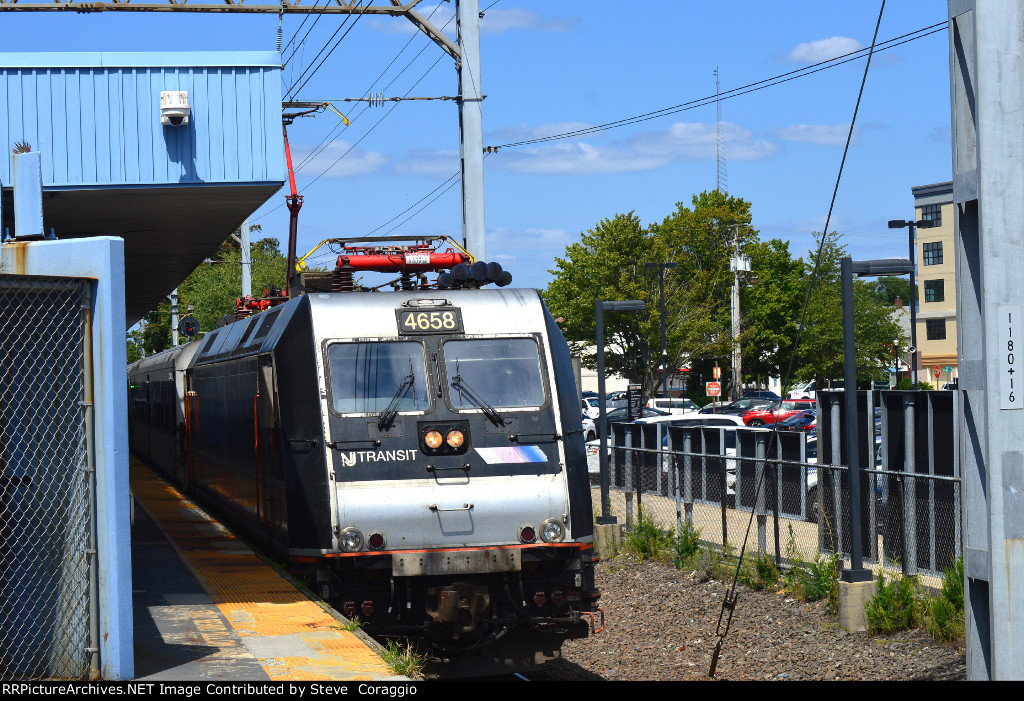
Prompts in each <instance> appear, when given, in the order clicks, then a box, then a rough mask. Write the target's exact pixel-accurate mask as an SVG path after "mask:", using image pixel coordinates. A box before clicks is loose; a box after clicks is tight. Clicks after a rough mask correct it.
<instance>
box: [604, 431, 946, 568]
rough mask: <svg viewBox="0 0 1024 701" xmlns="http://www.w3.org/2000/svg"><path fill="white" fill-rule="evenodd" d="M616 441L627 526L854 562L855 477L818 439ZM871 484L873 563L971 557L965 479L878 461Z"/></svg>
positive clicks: (920, 564)
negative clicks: (823, 452)
mask: <svg viewBox="0 0 1024 701" xmlns="http://www.w3.org/2000/svg"><path fill="white" fill-rule="evenodd" d="M612 439H613V440H612V444H611V446H610V447H609V448H608V450H609V453H610V461H609V469H610V473H611V474H610V484H611V489H612V492H611V494H610V500H611V503H610V504H609V507H610V512H611V513H613V514H615V515H616V516H618V518H619V520H620V521H621V522H624V524H625V525H626V527H627V528H631V527H632V526H633V525H634V524H635V523H636V519H637V513H638V511H639V509H640V508H642V509H643V513H644V516H645V518H650V519H651V520H652V521H653V522H654V523H655V524H656V525H658V526H659V527H661V528H664V529H674V530H675V531H676V532H677V533H678V532H682V530H683V528H684V527H685V526H686V524H689V525H690V526H692V527H693V528H694V529H696V530H698V531H699V532H700V538H701V540H702V542H704V543H705V544H707V545H711V546H715V547H718V548H725V547H727V546H728V545H733V546H737V545H739V544H740V543H742V542H744V541H746V542H747V547H748V549H751V548H752V549H754V550H756V551H759V552H763V553H766V554H768V555H774V556H775V557H776V558H777V559H778V560H780V561H781V560H782V559H785V557H784V556H785V555H786V553H787V552H789V553H790V554H794V553H795V554H797V555H799V556H800V557H802V558H804V559H806V560H812V559H814V558H815V557H817V556H819V555H824V556H829V555H832V554H834V553H835V554H838V555H839V556H840V559H841V561H847V560H848V559H849V553H850V535H851V534H850V525H849V524H850V518H849V516H850V514H849V506H848V503H849V494H848V490H849V484H848V480H849V478H848V469H847V467H846V466H843V465H830V464H819V463H817V462H815V461H813V460H808V458H807V442H806V440H807V439H806V434H803V433H802V432H779V433H777V434H775V435H773V434H772V432H771V431H765V430H754V429H744V428H736V429H723V428H716V427H706V426H702V427H686V428H676V427H668V426H658V425H657V424H646V425H645V424H619V425H617V426H615V427H614V428H613V432H612ZM589 459H590V460H591V462H593V463H595V464H596V456H595V455H593V454H591V455H590V456H589ZM592 471H593V466H592ZM861 480H862V484H861V494H862V499H861V505H860V506H861V509H862V518H861V523H862V528H863V532H862V543H863V544H864V547H863V553H864V562H865V563H866V565H867V566H870V567H871V568H872V569H886V570H899V571H902V572H904V573H906V574H920V575H924V576H926V577H941V575H942V572H943V570H945V569H946V568H947V567H948V566H949V565H950V564H952V563H953V561H954V560H955V559H956V557H957V556H958V555H959V553H960V546H959V544H960V542H961V540H960V532H961V524H960V482H959V479H958V478H956V477H952V476H943V475H935V474H920V473H915V472H907V471H904V470H891V469H884V468H883V466H882V465H881V464H877V465H876V466H875V468H874V469H865V470H863V471H862V473H861ZM595 499H599V495H598V494H597V493H596V491H595Z"/></svg>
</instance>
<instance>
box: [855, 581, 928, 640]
mask: <svg viewBox="0 0 1024 701" xmlns="http://www.w3.org/2000/svg"><path fill="white" fill-rule="evenodd" d="M923 603H924V602H923V601H922V599H921V597H920V596H919V595H918V593H917V578H916V577H914V576H913V575H905V574H902V573H901V574H898V575H896V576H895V577H893V578H892V579H889V580H886V578H885V573H884V572H879V573H878V590H877V592H876V593H875V595H874V596H873V597H871V599H870V600H869V601H868V603H866V604H865V605H864V613H865V615H866V617H867V623H868V632H870V633H881V634H883V635H888V634H891V633H898V632H900V631H903V630H910V629H912V628H916V627H917V626H918V625H919V624H920V623H921V622H922V619H923V613H924V606H923Z"/></svg>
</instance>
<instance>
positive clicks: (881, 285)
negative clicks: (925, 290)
mask: <svg viewBox="0 0 1024 701" xmlns="http://www.w3.org/2000/svg"><path fill="white" fill-rule="evenodd" d="M871 291H872V293H873V294H874V295H875V298H876V299H877V300H878V301H879V303H880V304H885V305H887V306H890V307H891V306H893V305H894V304H895V303H896V298H897V297H899V298H900V299H902V300H903V303H904V304H906V305H907V306H910V303H911V300H910V296H911V289H910V279H909V278H905V277H880V278H878V279H877V280H875V281H874V283H872V284H871Z"/></svg>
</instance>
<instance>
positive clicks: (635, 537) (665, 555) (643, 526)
mask: <svg viewBox="0 0 1024 701" xmlns="http://www.w3.org/2000/svg"><path fill="white" fill-rule="evenodd" d="M622 545H623V548H624V549H625V550H626V552H629V553H632V554H634V555H636V556H637V557H639V558H640V559H641V560H648V559H650V560H661V561H663V562H669V561H670V560H671V559H672V558H671V554H672V552H673V550H674V547H675V538H674V537H673V535H672V532H671V531H667V530H665V529H663V528H660V527H658V525H657V524H656V523H654V521H653V519H651V517H650V515H649V514H648V513H647V512H646V511H645V510H644V509H643V508H640V510H639V513H638V514H637V519H636V526H634V527H633V530H631V531H629V532H628V533H626V535H625V536H624V537H623V539H622Z"/></svg>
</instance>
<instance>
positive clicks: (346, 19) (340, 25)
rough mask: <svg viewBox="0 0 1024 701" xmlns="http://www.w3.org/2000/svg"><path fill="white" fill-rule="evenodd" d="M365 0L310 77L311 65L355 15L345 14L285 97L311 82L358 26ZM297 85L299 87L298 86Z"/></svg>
mask: <svg viewBox="0 0 1024 701" xmlns="http://www.w3.org/2000/svg"><path fill="white" fill-rule="evenodd" d="M364 1H365V0H359V3H358V5H357V7H358V8H359V9H360V11H359V14H357V15H355V19H354V20H352V24H351V25H349V27H348V29H345V33H344V34H342V35H341V37H340V38H339V39H338V41H337V42H335V44H334V46H332V47H331V50H330V51H328V52H327V55H326V56H324V57H323V59H321V61H320V63H317V65H316V68H313V72H312V73H310V74H309V77H306V72H307V71H309V70H310V67H312V65H313V64H314V63H316V60H317V59H318V58H320V54H322V53H323V52H324V50H325V49H327V44H330V43H331V41H332V40H333V39H334V37H336V36H338V32H340V31H341V30H342V29H343V28H344V27H345V25H346V24H348V20H349V19H351V18H352V17H353V15H345V20H344V21H343V22H342V23H341V24H339V25H338V28H337V29H335V30H334V34H332V35H331V37H330V39H328V40H327V41H326V42H325V43H324V46H323V48H321V49H320V51H319V52H318V53H317V55H316V56H314V57H313V60H312V61H311V62H310V64H309V66H307V67H306V69H305V70H304V71H303V72H302V73H301V74H300V75H299V77H298V79H296V81H295V82H294V83H292V85H291V87H290V88H288V91H287V92H286V93H285V99H287V98H288V96H289V95H293V94H296V93H298V91H299V90H301V89H302V88H304V87H305V86H306V84H307V83H309V81H310V80H312V78H313V76H314V75H316V72H317V71H319V70H320V67H321V66H323V65H324V62H325V61H327V59H328V58H330V57H331V54H333V53H334V50H335V49H337V48H338V46H340V45H341V42H342V41H344V40H345V37H347V36H348V34H349V32H351V31H352V29H353V28H354V27H355V26H356V24H358V23H359V20H360V19H362V17H363V14H364V11H365V9H366V6H365V5H364V4H363V2H364ZM303 78H306V80H305V81H303V83H302V84H301V85H298V83H299V81H300V80H302V79H303ZM297 85H298V87H296V86H297Z"/></svg>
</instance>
